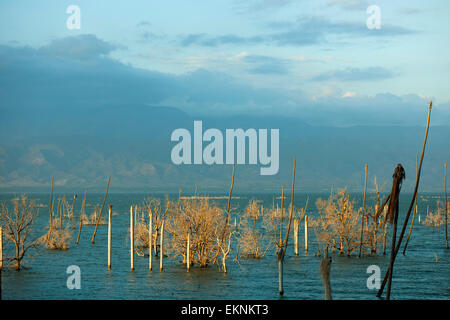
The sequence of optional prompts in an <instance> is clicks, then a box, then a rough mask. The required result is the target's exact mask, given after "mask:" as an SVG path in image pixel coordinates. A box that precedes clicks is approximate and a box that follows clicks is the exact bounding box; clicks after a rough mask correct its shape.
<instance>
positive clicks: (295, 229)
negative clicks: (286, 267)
mask: <svg viewBox="0 0 450 320" xmlns="http://www.w3.org/2000/svg"><path fill="white" fill-rule="evenodd" d="M298 225H299V220H297V219H295V220H294V250H295V255H296V256H298Z"/></svg>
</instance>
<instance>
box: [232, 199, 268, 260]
mask: <svg viewBox="0 0 450 320" xmlns="http://www.w3.org/2000/svg"><path fill="white" fill-rule="evenodd" d="M264 218H265V217H264V212H263V210H262V207H261V206H260V205H259V204H258V202H257V201H255V200H252V201H250V203H249V204H248V205H247V207H246V208H245V213H244V215H243V216H242V218H241V223H240V227H239V238H238V239H239V248H240V249H241V251H240V254H241V255H242V256H244V257H247V258H254V259H260V258H262V257H263V256H264V255H265V254H266V251H267V248H264V242H263V240H264V239H263V225H264Z"/></svg>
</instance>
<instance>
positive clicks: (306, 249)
mask: <svg viewBox="0 0 450 320" xmlns="http://www.w3.org/2000/svg"><path fill="white" fill-rule="evenodd" d="M305 252H308V216H307V215H305Z"/></svg>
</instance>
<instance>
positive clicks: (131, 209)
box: [130, 206, 134, 271]
mask: <svg viewBox="0 0 450 320" xmlns="http://www.w3.org/2000/svg"><path fill="white" fill-rule="evenodd" d="M133 218H134V217H133V206H130V242H131V243H130V262H131V271H133V270H134V223H133V222H134V219H133Z"/></svg>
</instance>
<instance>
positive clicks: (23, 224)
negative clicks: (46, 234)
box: [0, 195, 39, 270]
mask: <svg viewBox="0 0 450 320" xmlns="http://www.w3.org/2000/svg"><path fill="white" fill-rule="evenodd" d="M12 202H13V209H12V210H10V208H9V207H8V205H7V204H6V203H5V202H3V203H2V205H1V214H0V221H1V225H2V226H3V230H4V231H3V233H4V236H5V238H6V240H7V242H8V243H9V244H10V245H11V246H12V247H13V248H14V256H13V257H11V258H7V259H6V261H9V262H11V263H13V266H14V267H15V269H16V270H20V269H21V268H22V267H23V261H24V259H25V258H26V257H27V256H29V253H30V252H31V250H32V249H36V248H37V247H38V246H39V241H38V240H30V234H31V232H32V229H33V223H34V220H35V218H36V217H37V215H38V211H39V209H38V208H37V206H36V203H35V202H34V201H32V200H28V198H27V197H26V196H25V195H22V196H21V197H20V198H15V199H13V200H12Z"/></svg>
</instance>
